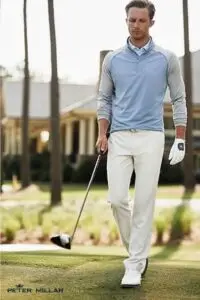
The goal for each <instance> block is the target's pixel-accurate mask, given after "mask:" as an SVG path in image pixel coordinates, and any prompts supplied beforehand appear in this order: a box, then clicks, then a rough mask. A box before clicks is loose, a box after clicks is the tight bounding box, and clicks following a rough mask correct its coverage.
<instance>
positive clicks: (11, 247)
mask: <svg viewBox="0 0 200 300" xmlns="http://www.w3.org/2000/svg"><path fill="white" fill-rule="evenodd" d="M42 250H43V251H46V250H48V251H49V250H53V251H55V250H58V251H59V250H63V249H62V248H59V247H57V246H56V245H51V244H2V245H0V252H23V251H42Z"/></svg>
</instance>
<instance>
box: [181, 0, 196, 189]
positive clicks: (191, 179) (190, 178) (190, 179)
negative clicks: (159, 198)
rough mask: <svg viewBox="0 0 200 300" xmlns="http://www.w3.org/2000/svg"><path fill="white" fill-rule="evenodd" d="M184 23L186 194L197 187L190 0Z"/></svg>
mask: <svg viewBox="0 0 200 300" xmlns="http://www.w3.org/2000/svg"><path fill="white" fill-rule="evenodd" d="M183 23H184V46H185V55H184V80H185V88H186V96H187V112H188V123H187V132H186V141H187V143H186V157H185V160H184V178H185V181H184V186H185V194H191V193H193V192H194V189H195V175H194V163H193V138H192V129H193V128H192V125H193V123H192V76H191V70H192V68H191V55H190V46H189V25H188V23H189V22H188V0H183Z"/></svg>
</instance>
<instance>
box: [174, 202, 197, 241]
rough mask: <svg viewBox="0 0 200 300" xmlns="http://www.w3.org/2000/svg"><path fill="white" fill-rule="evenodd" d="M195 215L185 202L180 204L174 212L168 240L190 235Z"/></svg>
mask: <svg viewBox="0 0 200 300" xmlns="http://www.w3.org/2000/svg"><path fill="white" fill-rule="evenodd" d="M194 218H195V215H194V213H193V211H192V210H191V208H190V207H189V206H188V205H187V204H184V203H183V204H181V205H179V206H178V207H177V209H176V210H175V212H174V215H173V219H172V228H171V234H170V240H171V241H172V240H177V239H183V238H184V237H185V236H190V233H191V228H192V223H193V221H194Z"/></svg>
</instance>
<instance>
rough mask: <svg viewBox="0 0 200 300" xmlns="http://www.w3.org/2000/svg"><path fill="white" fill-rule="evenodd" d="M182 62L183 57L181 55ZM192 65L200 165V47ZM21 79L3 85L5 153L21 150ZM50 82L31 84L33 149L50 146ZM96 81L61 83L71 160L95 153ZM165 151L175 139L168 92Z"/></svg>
mask: <svg viewBox="0 0 200 300" xmlns="http://www.w3.org/2000/svg"><path fill="white" fill-rule="evenodd" d="M180 61H181V65H182V58H180ZM192 66H193V103H194V105H193V139H194V143H193V144H194V161H195V167H196V169H200V84H199V78H200V51H196V52H194V53H192ZM22 91H23V82H22V81H12V80H6V81H4V82H3V85H2V103H1V109H2V113H3V125H4V129H5V130H4V155H6V154H12V155H14V154H20V153H21V114H22V113H21V112H22ZM49 92H50V86H49V83H46V82H36V81H32V82H31V88H30V152H31V153H36V152H42V151H43V150H44V149H45V148H48V147H49V146H48V132H49V116H50V94H49ZM95 98H96V85H76V84H69V83H68V84H60V120H61V128H60V130H61V143H62V145H61V147H62V152H63V154H65V155H66V156H68V158H69V160H70V161H72V162H77V161H78V160H79V159H80V158H81V157H82V156H88V155H94V154H95V143H96V139H97V134H98V132H97V121H96V101H95ZM164 123H165V130H166V152H167V151H168V150H169V148H170V147H171V145H172V143H173V139H174V126H173V120H172V108H171V104H170V98H169V93H167V94H166V99H165V103H164Z"/></svg>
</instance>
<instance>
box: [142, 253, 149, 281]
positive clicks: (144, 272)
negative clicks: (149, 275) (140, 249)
mask: <svg viewBox="0 0 200 300" xmlns="http://www.w3.org/2000/svg"><path fill="white" fill-rule="evenodd" d="M148 265H149V259H148V258H147V259H146V265H145V268H144V271H143V272H142V274H141V277H142V278H144V277H145V274H146V271H147V269H148Z"/></svg>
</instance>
